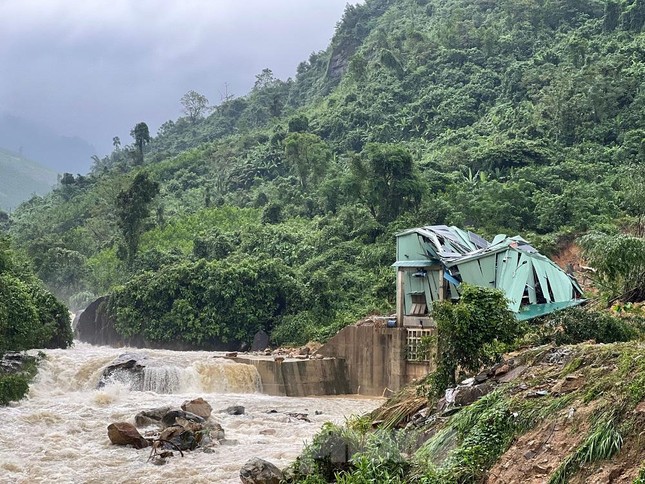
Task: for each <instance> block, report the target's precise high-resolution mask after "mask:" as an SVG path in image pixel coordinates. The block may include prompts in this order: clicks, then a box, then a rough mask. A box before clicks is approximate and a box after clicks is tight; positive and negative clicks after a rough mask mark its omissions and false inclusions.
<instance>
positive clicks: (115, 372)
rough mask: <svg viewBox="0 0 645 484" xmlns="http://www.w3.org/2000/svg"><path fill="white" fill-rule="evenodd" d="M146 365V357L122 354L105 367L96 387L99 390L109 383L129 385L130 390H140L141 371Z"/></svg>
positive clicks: (136, 354)
mask: <svg viewBox="0 0 645 484" xmlns="http://www.w3.org/2000/svg"><path fill="white" fill-rule="evenodd" d="M147 364H148V359H147V357H146V355H142V354H138V353H124V354H122V355H119V356H118V357H117V358H116V359H115V360H114V361H113V362H112V363H110V364H109V365H108V366H106V367H105V369H104V370H103V373H102V374H101V378H100V379H99V383H98V387H99V388H101V387H103V386H105V385H106V384H107V383H109V382H111V381H120V382H122V383H128V384H130V387H131V388H140V387H141V386H142V384H143V370H144V368H145V367H146V366H147Z"/></svg>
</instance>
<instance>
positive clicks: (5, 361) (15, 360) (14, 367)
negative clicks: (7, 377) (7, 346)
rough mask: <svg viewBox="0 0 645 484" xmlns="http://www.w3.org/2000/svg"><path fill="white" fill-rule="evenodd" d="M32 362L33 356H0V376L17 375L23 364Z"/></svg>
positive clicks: (6, 354) (9, 354)
mask: <svg viewBox="0 0 645 484" xmlns="http://www.w3.org/2000/svg"><path fill="white" fill-rule="evenodd" d="M33 360H34V357H33V356H28V355H25V354H22V353H13V352H9V353H5V354H4V355H2V358H0V375H1V374H10V373H19V372H21V371H22V370H23V367H24V366H25V363H27V362H28V361H33Z"/></svg>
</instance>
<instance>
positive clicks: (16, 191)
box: [0, 149, 56, 211]
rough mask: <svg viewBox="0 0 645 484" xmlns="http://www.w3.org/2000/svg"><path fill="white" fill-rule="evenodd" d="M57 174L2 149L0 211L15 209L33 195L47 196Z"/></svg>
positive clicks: (0, 162)
mask: <svg viewBox="0 0 645 484" xmlns="http://www.w3.org/2000/svg"><path fill="white" fill-rule="evenodd" d="M55 184H56V173H55V172H53V171H52V170H50V169H49V168H46V167H44V166H42V165H40V164H38V163H36V162H34V161H31V160H28V159H26V158H23V157H22V156H20V155H19V154H17V153H12V152H10V151H7V150H3V149H0V210H5V211H9V210H11V209H15V208H16V207H17V206H18V205H20V204H21V203H22V202H24V201H25V200H27V199H29V198H30V197H32V196H33V195H45V194H46V193H47V192H49V191H51V189H52V188H53V187H54V185H55Z"/></svg>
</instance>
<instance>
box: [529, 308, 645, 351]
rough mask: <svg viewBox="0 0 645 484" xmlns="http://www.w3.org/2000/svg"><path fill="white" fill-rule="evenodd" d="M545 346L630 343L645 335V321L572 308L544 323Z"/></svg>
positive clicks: (542, 337)
mask: <svg viewBox="0 0 645 484" xmlns="http://www.w3.org/2000/svg"><path fill="white" fill-rule="evenodd" d="M541 325H542V326H541V329H540V332H541V335H540V339H541V343H549V342H553V343H555V344H557V345H563V344H577V343H582V342H583V341H589V340H594V341H596V342H597V343H615V342H619V341H630V340H633V339H637V338H638V337H639V336H640V337H642V336H643V334H644V333H645V319H643V318H640V317H637V316H631V317H616V316H612V315H611V314H609V313H606V312H602V311H593V310H587V309H584V308H571V309H567V310H564V311H558V312H557V313H553V314H551V315H549V316H546V317H544V318H542V319H541Z"/></svg>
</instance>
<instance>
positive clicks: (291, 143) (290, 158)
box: [284, 133, 331, 188]
mask: <svg viewBox="0 0 645 484" xmlns="http://www.w3.org/2000/svg"><path fill="white" fill-rule="evenodd" d="M284 148H285V157H286V160H287V163H288V164H289V165H290V166H292V167H294V168H295V170H296V172H297V173H298V178H299V179H300V185H301V186H302V187H303V188H306V187H307V185H308V183H309V182H316V181H318V180H320V179H322V177H323V176H324V175H325V172H326V171H327V165H329V160H330V159H331V151H330V150H329V148H328V147H327V145H326V144H325V142H324V141H323V140H322V139H320V136H318V135H315V134H311V133H290V134H289V136H287V137H286V138H285V141H284Z"/></svg>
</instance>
